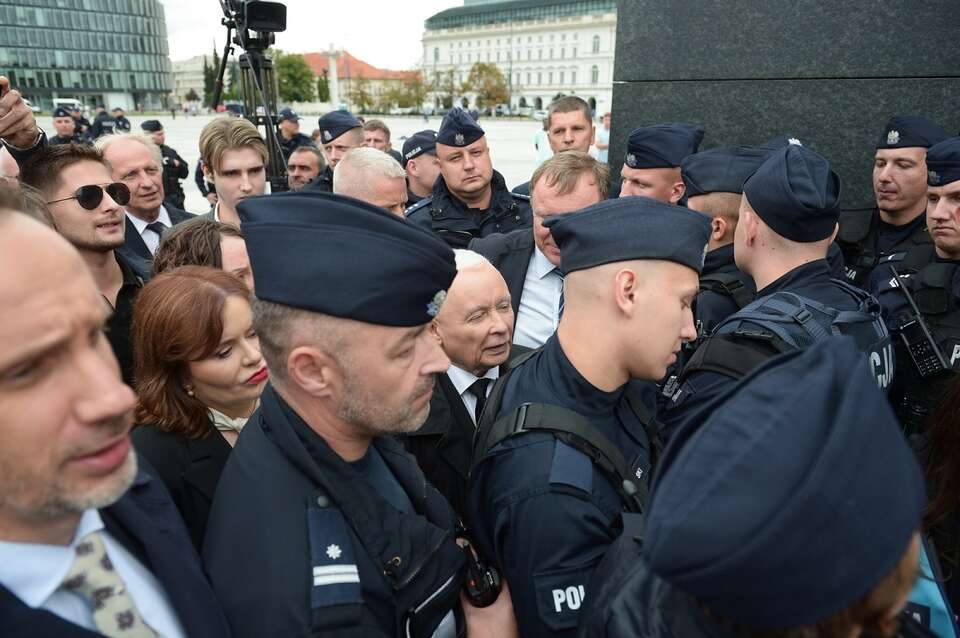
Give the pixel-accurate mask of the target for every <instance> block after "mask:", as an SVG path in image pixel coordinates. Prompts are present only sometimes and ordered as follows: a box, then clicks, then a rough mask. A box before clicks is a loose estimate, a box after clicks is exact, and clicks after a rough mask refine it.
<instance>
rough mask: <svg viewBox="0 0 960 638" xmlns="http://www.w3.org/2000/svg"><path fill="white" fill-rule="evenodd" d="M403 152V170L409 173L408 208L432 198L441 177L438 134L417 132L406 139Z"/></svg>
mask: <svg viewBox="0 0 960 638" xmlns="http://www.w3.org/2000/svg"><path fill="white" fill-rule="evenodd" d="M402 151H403V152H402V157H403V162H402V164H403V169H404V170H405V171H407V206H413V205H414V204H416V203H417V202H419V201H420V200H421V199H423V198H424V197H429V196H430V193H432V192H433V184H434V183H435V182H436V181H437V177H438V176H439V175H440V162H439V161H438V160H437V132H436V131H431V130H429V129H428V130H426V131H417V132H416V133H414V134H413V135H411V136H410V137H408V138H407V139H406V141H405V142H404V143H403V149H402Z"/></svg>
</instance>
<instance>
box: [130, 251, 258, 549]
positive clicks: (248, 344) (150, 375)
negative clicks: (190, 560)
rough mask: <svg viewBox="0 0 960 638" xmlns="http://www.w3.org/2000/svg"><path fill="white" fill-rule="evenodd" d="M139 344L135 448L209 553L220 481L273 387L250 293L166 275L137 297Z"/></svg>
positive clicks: (202, 278) (192, 274)
mask: <svg viewBox="0 0 960 638" xmlns="http://www.w3.org/2000/svg"><path fill="white" fill-rule="evenodd" d="M133 339H134V377H135V379H136V389H137V398H138V403H137V415H136V416H137V423H138V424H140V426H141V427H138V428H136V429H135V430H134V432H133V440H134V444H135V445H136V448H137V451H138V452H140V454H141V455H143V456H144V457H145V458H146V459H147V461H149V462H150V464H151V465H153V467H154V468H155V469H156V470H157V472H158V473H159V475H160V478H161V479H162V480H163V482H164V483H165V484H166V486H167V489H168V490H169V491H170V493H171V495H172V496H173V500H174V502H175V503H176V505H177V508H178V509H179V510H180V514H181V515H182V516H183V519H184V521H185V522H186V524H187V528H188V529H189V531H190V534H191V537H192V539H193V541H194V544H195V545H196V546H197V548H198V550H199V548H200V547H201V544H202V542H203V535H204V532H205V531H206V524H207V517H208V515H209V513H210V505H211V503H212V500H213V494H214V490H215V489H216V486H217V481H218V480H219V478H220V473H221V471H222V470H223V466H224V465H225V464H226V461H227V457H228V456H229V454H230V450H231V448H232V446H233V444H234V443H235V442H236V440H237V436H238V435H239V433H240V430H241V429H242V428H243V426H244V424H245V423H246V421H247V418H248V417H249V416H250V415H251V414H252V413H253V411H254V410H255V409H256V407H257V404H258V402H259V398H260V393H261V392H262V391H263V388H264V386H265V385H266V382H267V368H266V366H265V364H264V361H263V358H262V357H261V355H260V344H259V343H258V341H257V335H256V333H255V332H254V331H253V325H252V319H251V314H250V291H249V290H248V289H247V287H246V286H245V285H244V284H243V282H241V281H240V280H239V279H237V278H236V277H234V276H233V275H231V274H228V273H226V272H224V271H222V270H218V269H215V268H207V267H201V266H185V267H182V268H175V269H173V270H170V271H167V272H164V273H161V274H160V275H157V276H156V277H155V278H154V279H153V280H151V281H150V282H149V283H148V284H147V285H146V286H144V287H143V290H142V291H141V292H140V294H139V296H138V297H137V302H136V305H135V307H134V319H133Z"/></svg>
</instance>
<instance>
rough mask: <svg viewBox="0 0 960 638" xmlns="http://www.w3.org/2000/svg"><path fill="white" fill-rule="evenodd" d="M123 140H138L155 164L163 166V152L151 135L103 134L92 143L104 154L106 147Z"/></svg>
mask: <svg viewBox="0 0 960 638" xmlns="http://www.w3.org/2000/svg"><path fill="white" fill-rule="evenodd" d="M124 140H131V141H134V142H139V143H140V144H143V145H144V146H146V147H147V149H148V150H149V151H150V153H151V154H152V155H153V159H154V160H156V162H157V166H159V167H161V168H163V153H161V152H160V147H159V146H157V145H156V143H155V142H154V141H153V138H152V137H148V136H147V135H144V134H143V133H119V134H117V135H103V136H101V137H98V138H97V141H95V142H94V143H93V145H94V146H96V147H97V148H98V149H100V152H101V153H103V154H104V155H106V154H107V149H108V148H110V147H111V146H115V145H116V144H118V143H120V142H123V141H124Z"/></svg>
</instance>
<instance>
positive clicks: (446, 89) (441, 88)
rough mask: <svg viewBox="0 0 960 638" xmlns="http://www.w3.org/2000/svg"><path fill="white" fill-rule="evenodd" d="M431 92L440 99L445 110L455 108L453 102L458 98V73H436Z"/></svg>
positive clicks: (451, 70)
mask: <svg viewBox="0 0 960 638" xmlns="http://www.w3.org/2000/svg"><path fill="white" fill-rule="evenodd" d="M430 90H431V91H433V92H434V93H436V94H437V95H438V96H439V97H440V104H441V105H442V106H443V108H445V109H450V108H453V100H454V98H455V97H456V96H457V74H456V72H455V71H454V70H453V69H447V70H446V71H435V72H434V73H433V80H432V81H431V83H430Z"/></svg>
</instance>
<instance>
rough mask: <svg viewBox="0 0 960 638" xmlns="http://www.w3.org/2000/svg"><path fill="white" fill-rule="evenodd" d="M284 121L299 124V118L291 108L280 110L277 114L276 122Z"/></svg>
mask: <svg viewBox="0 0 960 638" xmlns="http://www.w3.org/2000/svg"><path fill="white" fill-rule="evenodd" d="M286 121H290V122H299V121H300V116H299V115H297V112H296V111H294V110H293V109H291V108H285V109H280V112H279V113H278V114H277V122H286Z"/></svg>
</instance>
